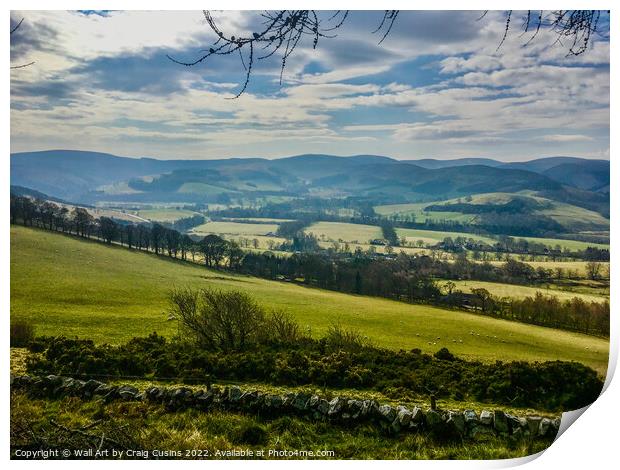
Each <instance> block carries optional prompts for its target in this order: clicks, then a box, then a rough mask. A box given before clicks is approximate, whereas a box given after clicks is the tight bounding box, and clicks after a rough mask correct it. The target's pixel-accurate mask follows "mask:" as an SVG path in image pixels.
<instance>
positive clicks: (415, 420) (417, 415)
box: [411, 406, 424, 425]
mask: <svg viewBox="0 0 620 470" xmlns="http://www.w3.org/2000/svg"><path fill="white" fill-rule="evenodd" d="M423 421H424V413H423V412H422V410H421V409H420V408H418V407H417V406H414V407H413V410H411V423H412V424H416V425H417V424H420V423H422V422H423Z"/></svg>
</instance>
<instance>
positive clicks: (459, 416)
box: [447, 411, 465, 434]
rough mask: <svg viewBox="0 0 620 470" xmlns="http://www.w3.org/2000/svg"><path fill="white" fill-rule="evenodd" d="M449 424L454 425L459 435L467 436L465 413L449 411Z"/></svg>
mask: <svg viewBox="0 0 620 470" xmlns="http://www.w3.org/2000/svg"><path fill="white" fill-rule="evenodd" d="M447 422H448V423H451V424H453V425H454V427H455V428H456V430H457V431H458V433H459V434H465V417H464V416H463V413H459V412H457V411H449V412H448V421H447Z"/></svg>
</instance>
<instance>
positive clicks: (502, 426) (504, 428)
mask: <svg viewBox="0 0 620 470" xmlns="http://www.w3.org/2000/svg"><path fill="white" fill-rule="evenodd" d="M493 428H495V430H496V431H497V432H498V433H500V434H508V432H509V431H510V428H509V427H508V418H507V417H506V413H504V412H503V411H502V410H495V411H493Z"/></svg>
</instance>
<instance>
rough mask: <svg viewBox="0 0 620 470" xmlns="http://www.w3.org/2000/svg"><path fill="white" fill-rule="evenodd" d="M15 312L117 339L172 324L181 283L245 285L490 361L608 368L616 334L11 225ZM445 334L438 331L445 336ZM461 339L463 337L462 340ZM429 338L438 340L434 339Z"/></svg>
mask: <svg viewBox="0 0 620 470" xmlns="http://www.w3.org/2000/svg"><path fill="white" fill-rule="evenodd" d="M10 281H11V318H12V319H27V320H30V321H32V322H33V323H34V324H35V326H36V328H37V333H38V334H45V335H61V334H64V335H67V336H80V337H88V338H92V339H94V340H96V341H99V342H104V341H105V342H114V343H118V342H121V341H126V340H127V339H129V338H131V337H133V336H142V335H146V334H148V333H150V332H153V331H157V332H159V333H162V334H173V333H174V332H175V331H176V327H175V324H174V322H171V321H168V319H167V314H166V313H165V312H166V307H167V301H166V296H167V292H168V290H169V289H171V288H172V287H174V286H193V287H214V288H221V289H232V288H234V289H240V290H244V291H247V292H250V293H251V294H252V295H254V296H255V297H256V299H257V300H258V301H259V302H260V303H261V304H263V305H264V306H265V307H267V308H285V309H287V310H289V311H290V312H291V313H292V314H293V315H295V316H296V318H297V319H298V321H299V322H300V324H301V325H302V327H303V328H306V327H309V328H311V331H312V334H313V335H316V336H318V335H322V334H323V333H324V332H325V331H326V330H327V328H328V327H329V325H330V324H332V323H334V322H340V323H341V324H342V325H344V326H347V327H353V328H357V329H359V330H361V331H362V332H364V334H366V335H368V336H369V338H370V339H371V340H372V341H373V342H374V343H375V344H377V345H380V346H384V347H389V348H395V349H397V348H403V349H411V348H415V347H418V348H420V349H422V350H423V351H425V352H435V351H437V350H438V349H440V348H441V347H443V346H445V347H448V348H449V349H450V351H452V352H454V353H455V354H457V355H459V356H462V357H466V358H477V359H481V360H484V361H494V360H497V359H502V360H517V359H522V360H529V361H535V360H552V359H563V360H575V361H579V362H582V363H584V364H587V365H590V366H591V367H593V368H595V369H596V370H598V371H599V372H600V373H605V370H606V368H607V358H608V349H609V342H608V341H607V340H604V339H600V338H595V337H591V336H586V335H583V334H578V333H570V332H566V331H561V330H554V329H549V328H543V327H537V326H532V325H525V324H521V323H514V322H509V321H504V320H497V319H492V318H489V317H485V316H479V315H474V314H469V313H464V312H460V311H450V310H444V309H441V308H436V307H429V306H422V305H409V304H406V303H401V302H395V301H390V300H384V299H378V298H372V297H362V296H354V295H347V294H339V293H335V292H330V291H325V290H320V289H314V288H306V287H302V286H298V285H295V284H290V283H279V282H274V281H267V280H263V279H257V278H252V277H247V276H233V275H230V274H227V273H225V272H217V271H210V270H207V269H205V268H203V267H200V266H196V265H190V264H188V263H183V262H180V261H174V260H168V259H166V258H164V257H160V258H158V257H156V256H155V255H152V254H146V253H139V252H130V251H128V250H127V249H125V248H121V247H115V246H104V245H103V244H100V243H97V242H91V241H85V240H77V239H75V238H71V237H68V236H63V235H59V234H55V233H50V232H44V231H39V230H35V229H29V228H24V227H17V226H12V227H11V279H10ZM438 338H439V339H438ZM459 341H462V342H459ZM429 343H430V344H429Z"/></svg>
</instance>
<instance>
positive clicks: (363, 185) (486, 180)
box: [11, 150, 609, 215]
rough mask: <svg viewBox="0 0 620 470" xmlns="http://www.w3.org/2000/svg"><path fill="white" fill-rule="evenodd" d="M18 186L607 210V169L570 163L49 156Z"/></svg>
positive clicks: (29, 164)
mask: <svg viewBox="0 0 620 470" xmlns="http://www.w3.org/2000/svg"><path fill="white" fill-rule="evenodd" d="M11 184H13V185H20V186H24V187H27V188H31V189H33V190H36V191H40V192H43V193H46V194H49V195H50V196H53V197H58V198H62V199H66V200H72V201H75V202H81V203H91V204H92V203H96V202H98V201H123V202H132V201H133V202H171V201H172V202H218V200H219V199H221V198H222V197H228V198H230V197H240V196H243V195H254V196H256V195H258V196H264V195H283V196H323V197H326V196H327V197H344V196H357V197H365V198H371V199H373V200H375V201H377V202H385V203H405V202H419V201H435V200H442V199H449V198H453V197H459V196H466V195H470V194H478V193H491V192H518V191H525V190H528V191H535V192H540V193H543V192H544V195H545V196H546V197H548V198H550V199H553V200H556V201H559V202H568V203H570V204H573V205H576V206H579V207H585V208H588V209H590V210H595V211H597V212H600V213H602V214H604V215H606V214H607V213H608V211H609V207H608V206H609V197H608V194H603V193H604V192H605V189H606V188H607V190H608V187H609V162H604V161H592V160H584V159H575V158H571V159H567V158H563V157H556V158H545V159H539V160H534V161H531V162H522V163H511V164H504V163H501V162H498V161H495V160H491V159H484V158H467V159H456V160H431V159H422V160H407V161H399V160H394V159H391V158H388V157H382V156H376V155H357V156H352V157H336V156H330V155H298V156H293V157H287V158H280V159H275V160H268V159H263V158H232V159H220V160H156V159H153V158H125V157H118V156H114V155H110V154H104V153H96V152H82V151H75V150H51V151H43V152H25V153H15V154H12V155H11Z"/></svg>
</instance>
